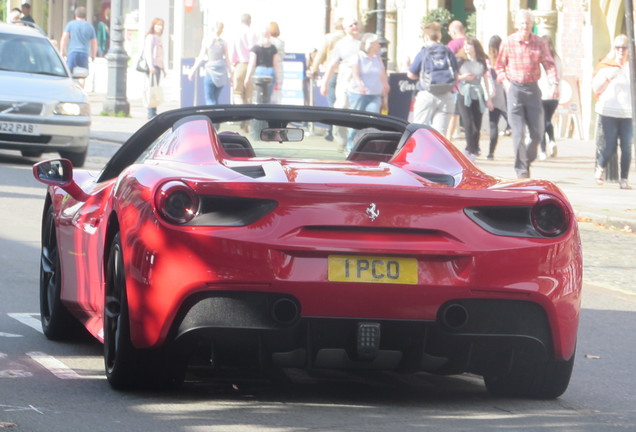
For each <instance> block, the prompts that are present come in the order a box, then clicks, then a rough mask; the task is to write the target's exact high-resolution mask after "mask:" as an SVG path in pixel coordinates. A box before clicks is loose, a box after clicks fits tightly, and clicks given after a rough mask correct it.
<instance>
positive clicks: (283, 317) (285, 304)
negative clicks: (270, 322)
mask: <svg viewBox="0 0 636 432" xmlns="http://www.w3.org/2000/svg"><path fill="white" fill-rule="evenodd" d="M271 313H272V318H273V319H274V321H275V322H276V323H277V324H281V325H285V326H287V325H291V324H293V323H294V322H296V320H298V318H299V317H300V306H299V305H298V303H297V302H295V301H294V300H292V299H290V298H286V297H283V298H279V299H278V300H276V301H275V302H274V304H272V312H271Z"/></svg>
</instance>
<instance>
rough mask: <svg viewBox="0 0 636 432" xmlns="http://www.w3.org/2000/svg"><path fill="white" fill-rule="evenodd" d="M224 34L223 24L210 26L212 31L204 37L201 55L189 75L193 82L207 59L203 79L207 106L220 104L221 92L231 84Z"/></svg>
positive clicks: (230, 67)
mask: <svg viewBox="0 0 636 432" xmlns="http://www.w3.org/2000/svg"><path fill="white" fill-rule="evenodd" d="M222 33H223V23H222V22H215V23H213V24H212V25H211V26H210V31H209V33H207V34H206V35H205V36H204V37H203V41H202V43H201V50H200V51H199V55H198V56H197V58H196V59H195V60H194V65H193V66H192V69H191V70H190V73H189V74H188V79H189V80H190V81H192V78H194V76H195V74H196V72H197V71H198V70H199V66H200V65H201V63H203V60H205V59H207V61H206V63H205V76H204V78H203V86H204V96H205V104H206V105H218V104H219V96H220V94H221V90H223V87H224V86H225V85H226V84H227V83H228V82H229V78H230V71H231V70H232V65H231V64H230V56H229V55H228V49H227V44H226V43H225V41H224V40H223V39H222V38H221V34H222Z"/></svg>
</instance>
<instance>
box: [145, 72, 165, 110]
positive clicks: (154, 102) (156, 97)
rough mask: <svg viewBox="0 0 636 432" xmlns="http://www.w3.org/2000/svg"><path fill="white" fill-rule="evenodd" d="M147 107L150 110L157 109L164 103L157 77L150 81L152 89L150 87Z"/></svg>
mask: <svg viewBox="0 0 636 432" xmlns="http://www.w3.org/2000/svg"><path fill="white" fill-rule="evenodd" d="M145 102H146V104H145V105H146V106H147V107H148V108H157V107H158V106H159V105H161V104H162V103H163V90H162V88H161V87H159V85H158V84H157V81H156V79H155V76H154V75H153V76H152V78H151V79H150V87H148V93H147V100H146V101H145Z"/></svg>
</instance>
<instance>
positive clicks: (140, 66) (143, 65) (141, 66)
mask: <svg viewBox="0 0 636 432" xmlns="http://www.w3.org/2000/svg"><path fill="white" fill-rule="evenodd" d="M135 69H136V70H137V72H142V73H145V74H147V73H148V72H150V68H149V67H148V63H147V62H146V59H145V57H144V55H143V53H142V54H141V55H140V56H139V58H138V59H137V64H136V65H135Z"/></svg>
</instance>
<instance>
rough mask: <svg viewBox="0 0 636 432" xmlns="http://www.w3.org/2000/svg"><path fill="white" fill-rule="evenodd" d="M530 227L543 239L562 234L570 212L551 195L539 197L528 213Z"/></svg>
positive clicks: (566, 225)
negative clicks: (543, 237)
mask: <svg viewBox="0 0 636 432" xmlns="http://www.w3.org/2000/svg"><path fill="white" fill-rule="evenodd" d="M530 220H531V221H532V226H533V227H534V229H535V230H537V232H538V233H539V234H541V235H542V236H545V237H557V236H560V235H561V234H563V233H564V232H565V231H566V230H567V229H568V225H569V221H570V212H569V211H568V209H567V207H566V206H565V204H564V203H563V202H561V201H560V200H559V199H557V198H555V197H553V196H551V195H539V201H537V203H536V204H535V205H534V207H532V212H531V213H530Z"/></svg>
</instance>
